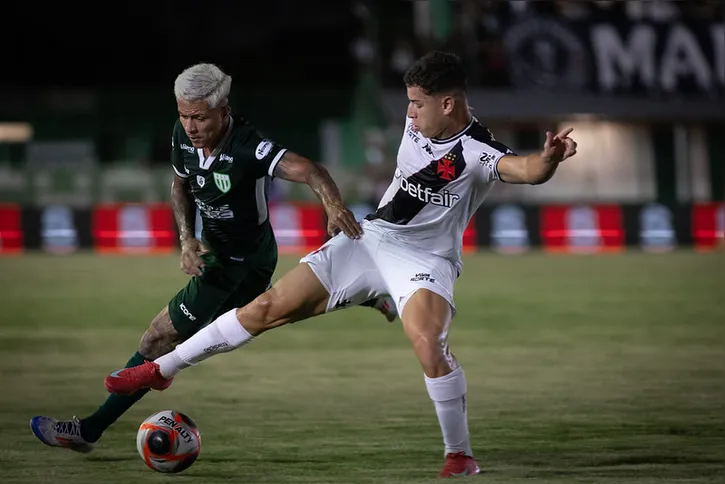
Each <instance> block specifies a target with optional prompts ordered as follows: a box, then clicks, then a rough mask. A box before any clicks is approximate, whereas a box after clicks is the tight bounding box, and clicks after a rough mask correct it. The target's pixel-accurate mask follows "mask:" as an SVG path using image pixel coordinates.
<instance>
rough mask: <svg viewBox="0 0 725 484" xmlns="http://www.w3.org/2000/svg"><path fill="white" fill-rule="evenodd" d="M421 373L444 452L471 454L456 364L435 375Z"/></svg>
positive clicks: (463, 385) (462, 380) (461, 380)
mask: <svg viewBox="0 0 725 484" xmlns="http://www.w3.org/2000/svg"><path fill="white" fill-rule="evenodd" d="M423 376H424V377H425V386H426V387H427V388H428V395H430V399H431V400H433V404H434V405H435V409H436V414H437V415H438V422H439V423H440V426H441V433H442V434H443V443H444V444H445V446H446V450H445V453H446V454H449V453H456V452H464V453H465V454H466V455H469V456H473V452H472V451H471V441H470V438H469V435H468V416H467V412H466V375H465V374H464V373H463V369H462V368H461V367H460V366H459V367H458V368H456V369H455V370H453V371H452V372H451V373H449V374H447V375H444V376H442V377H439V378H428V377H427V376H425V375H423Z"/></svg>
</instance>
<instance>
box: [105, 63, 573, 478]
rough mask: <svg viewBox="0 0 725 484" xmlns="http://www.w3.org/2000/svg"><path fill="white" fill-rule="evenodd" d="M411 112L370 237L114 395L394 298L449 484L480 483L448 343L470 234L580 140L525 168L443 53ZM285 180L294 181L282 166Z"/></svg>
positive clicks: (331, 253) (123, 383) (413, 88)
mask: <svg viewBox="0 0 725 484" xmlns="http://www.w3.org/2000/svg"><path fill="white" fill-rule="evenodd" d="M404 81H405V84H406V86H407V92H408V98H409V101H410V102H409V104H408V112H407V118H408V119H407V122H406V126H405V131H404V133H403V139H402V140H401V142H400V148H399V151H398V166H397V169H396V170H395V176H394V178H393V181H392V182H391V184H390V187H389V188H388V190H387V192H386V193H385V195H384V196H383V199H382V200H381V201H380V204H379V206H378V208H377V210H376V211H375V212H374V213H372V214H370V215H368V216H367V217H366V220H364V221H363V223H362V224H361V226H362V236H359V237H357V238H348V237H346V236H345V235H343V234H338V235H336V236H335V237H333V238H332V239H330V240H329V241H328V242H327V243H326V244H324V245H323V246H322V247H320V248H319V249H317V250H315V251H314V252H312V253H310V254H308V255H307V256H305V257H304V258H302V260H301V261H300V264H299V265H298V266H297V267H295V268H294V269H293V270H291V271H290V272H289V273H287V274H286V275H285V276H284V277H282V278H281V279H280V280H279V281H278V282H277V283H276V284H275V285H274V286H273V287H272V288H271V289H269V290H268V291H267V292H265V293H264V294H262V295H260V296H259V297H257V299H255V300H254V301H253V302H251V303H250V304H248V305H247V306H245V307H242V308H238V309H234V310H231V311H229V312H228V313H225V314H223V315H222V316H220V317H219V318H217V319H216V320H215V321H213V322H212V323H211V324H210V325H209V326H207V327H206V328H204V329H202V330H201V331H199V332H198V333H196V334H195V335H194V336H192V337H191V338H190V339H188V340H187V341H185V342H183V343H181V344H179V345H178V346H177V347H176V349H175V350H174V351H172V352H171V353H169V354H167V355H164V356H162V357H160V358H158V359H157V360H155V361H153V362H146V363H145V364H143V365H141V366H136V367H133V368H126V369H121V370H118V371H115V372H113V373H112V374H111V375H109V376H108V377H107V378H106V382H105V384H106V388H107V389H108V390H109V391H111V392H113V393H121V394H124V393H133V392H135V391H138V390H139V389H141V388H152V389H164V388H166V387H168V385H169V380H170V379H172V378H173V377H174V376H175V375H176V374H177V373H178V372H179V371H180V370H182V369H184V368H186V367H188V366H191V365H195V364H197V363H199V362H200V361H202V360H204V359H206V358H208V357H210V356H212V355H214V354H218V353H225V352H228V351H232V350H233V349H235V348H239V347H241V346H243V345H245V344H247V343H249V342H251V341H252V340H253V339H254V338H255V337H256V336H259V335H260V334H261V333H263V332H265V331H267V330H270V329H273V328H276V327H278V326H282V325H285V324H288V323H293V322H296V321H301V320H303V319H307V318H310V317H312V316H316V315H319V314H323V313H325V312H329V311H334V310H336V309H340V308H344V307H347V306H354V305H358V304H360V303H362V302H364V301H367V300H370V299H372V298H374V297H376V296H378V295H382V294H390V295H391V296H392V298H393V300H394V301H395V304H396V305H397V308H398V313H399V314H400V317H401V321H402V325H403V329H404V331H405V334H406V335H407V336H408V338H409V339H410V341H411V343H412V344H413V350H414V352H415V355H416V356H417V357H418V360H419V362H420V364H421V366H422V368H423V373H424V380H425V385H426V387H427V389H428V394H429V396H430V398H431V400H432V401H433V403H434V406H435V410H436V414H437V416H438V421H439V423H440V427H441V432H442V436H443V443H444V446H445V456H446V462H445V465H444V468H443V470H442V471H441V473H440V476H441V477H459V476H467V475H473V474H478V473H479V467H478V464H477V463H476V461H475V459H474V458H473V452H472V450H471V443H470V438H469V433H468V419H467V415H466V377H465V375H464V373H463V369H462V367H461V365H460V364H459V363H458V362H457V361H456V359H455V357H454V356H453V354H452V353H451V351H450V348H449V346H448V343H447V336H448V331H449V327H450V324H451V319H452V317H453V315H454V313H455V305H454V302H453V285H454V282H455V280H456V278H458V276H459V274H460V272H461V251H462V243H463V231H464V229H465V228H466V226H467V225H468V222H469V220H470V219H471V217H472V216H473V214H474V213H475V212H476V210H477V209H478V207H479V206H480V205H481V203H482V202H483V199H484V198H485V196H486V194H487V193H488V191H489V190H490V189H491V188H492V186H493V185H494V183H495V182H496V181H498V180H500V181H502V182H506V183H520V184H523V183H526V184H539V183H543V182H545V181H547V180H549V179H550V178H551V177H552V176H553V174H554V172H555V171H556V168H557V166H558V164H559V163H560V162H562V161H564V160H565V159H567V158H569V157H571V156H573V155H574V154H576V143H575V142H574V141H573V140H572V139H571V138H569V136H568V135H569V134H570V133H571V131H572V130H571V129H566V130H564V131H562V132H560V133H558V134H557V135H554V134H553V133H550V132H547V133H546V142H545V144H544V148H543V150H542V151H541V153H539V154H534V155H529V156H516V155H515V154H513V152H512V151H511V150H510V149H509V148H508V147H506V146H504V145H503V144H501V143H499V142H497V141H496V140H495V139H494V137H493V136H492V135H491V132H490V131H489V130H488V129H487V128H485V127H484V126H483V125H481V124H480V123H479V121H478V120H477V119H476V118H475V117H473V116H472V114H471V112H470V110H469V107H468V102H467V99H466V75H465V72H464V70H463V67H462V65H461V62H460V60H459V59H458V57H456V56H455V55H452V54H448V53H442V52H432V53H429V54H427V55H426V56H424V57H422V58H421V59H419V60H418V61H417V62H416V63H415V64H414V65H413V66H411V68H410V69H409V70H408V71H407V72H406V74H405V76H404ZM274 170H275V172H276V173H279V174H284V177H285V178H286V179H288V180H290V179H292V180H294V178H295V174H294V173H293V172H292V170H291V168H290V167H288V166H285V165H284V161H282V162H280V163H279V164H278V165H277V166H276V167H275V168H274Z"/></svg>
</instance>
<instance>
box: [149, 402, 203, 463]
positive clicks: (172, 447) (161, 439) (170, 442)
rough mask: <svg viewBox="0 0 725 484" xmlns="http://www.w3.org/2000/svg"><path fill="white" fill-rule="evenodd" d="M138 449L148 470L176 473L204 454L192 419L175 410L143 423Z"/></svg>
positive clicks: (159, 414)
mask: <svg viewBox="0 0 725 484" xmlns="http://www.w3.org/2000/svg"><path fill="white" fill-rule="evenodd" d="M136 447H137V448H138V453H139V454H140V455H141V458H142V459H143V461H144V462H145V463H146V465H147V466H149V467H150V468H152V469H153V470H155V471H159V472H168V473H175V472H181V471H183V470H184V469H188V468H189V466H191V464H193V463H194V461H195V460H196V458H197V457H198V456H199V450H201V437H200V436H199V429H197V428H196V424H194V422H193V421H192V420H191V419H190V418H189V417H187V416H186V415H184V414H183V413H181V412H177V411H174V410H162V411H160V412H156V413H155V414H153V415H151V416H150V417H149V418H147V419H146V420H144V421H143V423H142V424H141V427H139V429H138V434H137V435H136Z"/></svg>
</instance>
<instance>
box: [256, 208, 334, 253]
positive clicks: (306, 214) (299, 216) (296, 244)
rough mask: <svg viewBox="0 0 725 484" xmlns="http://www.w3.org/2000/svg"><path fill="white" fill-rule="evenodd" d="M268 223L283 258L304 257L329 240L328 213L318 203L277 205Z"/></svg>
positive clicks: (270, 209) (271, 210)
mask: <svg viewBox="0 0 725 484" xmlns="http://www.w3.org/2000/svg"><path fill="white" fill-rule="evenodd" d="M269 219H270V223H271V224H272V228H273V229H274V234H275V237H276V238H277V245H278V247H279V251H280V253H282V254H287V253H300V254H305V253H307V252H311V251H313V250H315V249H317V248H318V247H319V246H321V245H322V244H324V243H325V241H326V240H327V227H326V226H325V211H324V210H323V208H322V207H321V206H320V205H318V204H315V203H276V204H273V205H270V207H269Z"/></svg>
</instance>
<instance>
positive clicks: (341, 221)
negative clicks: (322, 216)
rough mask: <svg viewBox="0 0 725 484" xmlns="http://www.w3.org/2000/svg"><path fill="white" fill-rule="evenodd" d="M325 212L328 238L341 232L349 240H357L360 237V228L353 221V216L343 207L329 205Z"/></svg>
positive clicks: (355, 221)
mask: <svg viewBox="0 0 725 484" xmlns="http://www.w3.org/2000/svg"><path fill="white" fill-rule="evenodd" d="M325 211H326V212H327V233H328V234H329V235H330V236H333V235H337V233H338V232H340V231H342V233H343V234H345V235H347V236H348V237H350V238H351V239H358V238H360V236H361V235H362V227H360V224H359V223H358V222H357V220H355V215H353V214H352V212H351V211H350V210H349V209H348V208H347V207H345V206H344V205H331V206H328V207H325Z"/></svg>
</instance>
